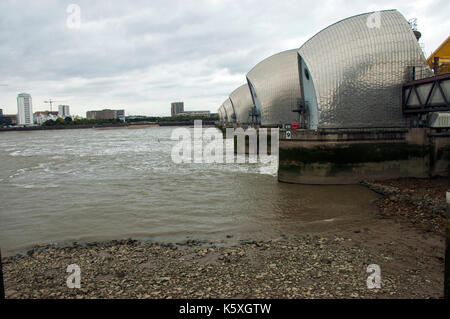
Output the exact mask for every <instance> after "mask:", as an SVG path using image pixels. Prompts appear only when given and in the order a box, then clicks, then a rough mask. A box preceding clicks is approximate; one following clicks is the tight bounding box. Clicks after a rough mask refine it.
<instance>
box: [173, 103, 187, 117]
mask: <svg viewBox="0 0 450 319" xmlns="http://www.w3.org/2000/svg"><path fill="white" fill-rule="evenodd" d="M170 105H171V114H172V116H177V115H179V114H180V113H183V112H184V102H173V103H171V104H170Z"/></svg>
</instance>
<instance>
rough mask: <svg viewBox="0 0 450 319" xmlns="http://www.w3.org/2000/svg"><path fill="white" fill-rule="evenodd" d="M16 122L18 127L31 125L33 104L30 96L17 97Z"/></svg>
mask: <svg viewBox="0 0 450 319" xmlns="http://www.w3.org/2000/svg"><path fill="white" fill-rule="evenodd" d="M17 120H18V124H19V125H33V102H32V100H31V95H30V94H27V93H20V94H19V95H18V96H17Z"/></svg>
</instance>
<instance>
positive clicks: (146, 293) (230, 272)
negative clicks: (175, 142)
mask: <svg viewBox="0 0 450 319" xmlns="http://www.w3.org/2000/svg"><path fill="white" fill-rule="evenodd" d="M448 185H449V183H448V180H447V179H434V180H397V181H387V182H383V183H374V184H370V185H368V187H371V188H372V189H375V188H377V189H376V190H377V192H379V193H380V194H383V196H382V197H381V198H380V199H378V200H377V202H376V204H377V206H378V207H379V211H378V212H377V213H376V214H375V215H374V216H373V219H371V220H369V221H362V222H361V223H351V224H350V225H346V226H345V227H344V226H343V227H342V228H339V227H332V228H330V230H328V231H321V232H317V233H304V234H299V235H290V236H280V237H274V238H268V239H267V240H258V241H241V242H239V243H238V244H233V245H219V244H215V243H214V242H199V241H195V240H190V241H187V242H180V243H172V244H162V243H154V242H144V241H135V240H131V239H130V240H121V241H108V242H100V243H88V244H86V245H80V244H75V245H71V246H67V247H52V246H46V247H40V248H35V249H33V250H30V251H29V252H28V253H27V254H25V255H16V256H13V257H8V258H4V260H3V262H4V265H3V271H4V277H5V286H6V296H7V298H441V297H442V296H443V271H444V254H443V252H444V237H443V236H442V234H443V232H442V230H443V221H444V219H443V216H442V209H443V206H442V205H443V204H444V203H445V195H443V196H444V198H443V197H442V196H441V195H440V193H441V191H442V190H444V189H446V188H447V187H448ZM444 194H445V191H444ZM394 197H396V198H394ZM444 206H445V204H444ZM70 264H77V265H79V266H80V269H81V288H80V289H69V288H68V287H67V286H66V279H67V277H68V276H69V274H68V273H67V272H66V269H67V266H68V265H70ZM371 264H377V265H379V266H380V269H381V285H382V286H381V289H368V288H367V283H366V281H367V277H368V275H369V274H368V273H367V267H368V266H369V265H371Z"/></svg>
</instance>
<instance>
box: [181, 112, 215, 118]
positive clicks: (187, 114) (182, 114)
mask: <svg viewBox="0 0 450 319" xmlns="http://www.w3.org/2000/svg"><path fill="white" fill-rule="evenodd" d="M177 116H208V117H209V116H211V112H210V111H185V112H182V113H178V114H177Z"/></svg>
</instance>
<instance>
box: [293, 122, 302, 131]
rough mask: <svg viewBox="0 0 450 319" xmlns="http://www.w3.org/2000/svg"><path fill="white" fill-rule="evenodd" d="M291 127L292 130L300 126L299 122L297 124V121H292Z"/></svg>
mask: <svg viewBox="0 0 450 319" xmlns="http://www.w3.org/2000/svg"><path fill="white" fill-rule="evenodd" d="M291 128H292V129H293V130H297V129H299V128H300V124H298V122H294V123H292V125H291Z"/></svg>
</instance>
